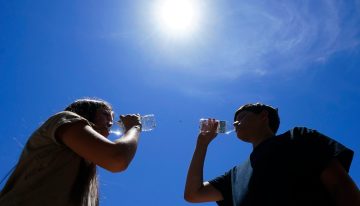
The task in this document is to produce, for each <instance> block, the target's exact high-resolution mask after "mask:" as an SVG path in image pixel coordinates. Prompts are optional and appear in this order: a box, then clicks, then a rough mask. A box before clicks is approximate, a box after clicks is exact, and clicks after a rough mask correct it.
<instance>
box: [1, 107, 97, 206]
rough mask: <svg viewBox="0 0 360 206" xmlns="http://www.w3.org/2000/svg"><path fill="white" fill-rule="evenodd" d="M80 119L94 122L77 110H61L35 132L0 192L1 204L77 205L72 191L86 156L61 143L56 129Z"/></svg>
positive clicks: (28, 205) (29, 205)
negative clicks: (72, 197) (76, 111)
mask: <svg viewBox="0 0 360 206" xmlns="http://www.w3.org/2000/svg"><path fill="white" fill-rule="evenodd" d="M78 121H84V122H86V123H87V124H89V125H90V123H89V122H88V121H87V120H86V119H84V118H82V117H80V116H79V115H77V114H75V113H73V112H68V111H63V112H59V113H57V114H55V115H54V116H52V117H50V118H49V119H48V120H47V121H46V122H45V123H44V124H42V125H41V126H40V127H39V128H38V129H37V130H36V131H35V132H34V133H33V134H32V135H31V137H30V138H29V140H28V142H27V143H26V145H25V148H24V150H23V151H22V154H21V156H20V159H19V161H18V163H17V165H16V168H15V170H14V172H13V173H12V174H11V176H10V178H9V180H8V181H7V183H6V185H5V187H4V188H3V190H2V191H1V193H0V205H1V206H12V205H14V206H15V205H16V206H21V205H27V206H32V205H37V206H38V205H61V206H64V205H76V204H75V203H74V202H72V201H71V199H70V194H71V189H72V188H73V185H74V184H76V179H77V178H76V177H77V175H78V171H79V168H80V163H81V161H82V160H83V159H82V158H81V157H80V156H79V155H77V154H76V153H74V152H73V151H72V150H71V149H70V148H68V147H67V146H66V145H64V144H63V143H61V142H59V141H58V140H57V139H56V138H55V132H56V130H57V129H58V128H59V127H60V126H62V125H65V124H70V123H75V122H78ZM89 194H91V192H89ZM88 199H89V198H88ZM89 205H95V202H90V203H89Z"/></svg>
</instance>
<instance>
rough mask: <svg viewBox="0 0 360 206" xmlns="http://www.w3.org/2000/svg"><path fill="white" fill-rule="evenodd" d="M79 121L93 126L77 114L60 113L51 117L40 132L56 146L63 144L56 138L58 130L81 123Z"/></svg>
mask: <svg viewBox="0 0 360 206" xmlns="http://www.w3.org/2000/svg"><path fill="white" fill-rule="evenodd" d="M79 121H82V122H84V123H85V124H88V125H90V126H91V124H90V123H89V121H87V120H86V119H85V118H83V117H81V116H79V115H78V114H76V113H73V112H69V111H63V112H59V113H57V114H55V115H53V116H52V117H50V118H49V119H48V120H47V121H46V122H45V123H44V124H43V125H42V127H41V128H40V132H41V134H42V136H45V137H49V138H50V139H52V141H53V142H55V143H56V144H62V143H61V142H59V141H58V140H57V139H56V137H55V133H56V131H57V129H58V128H60V127H61V126H63V125H66V124H72V123H75V122H79Z"/></svg>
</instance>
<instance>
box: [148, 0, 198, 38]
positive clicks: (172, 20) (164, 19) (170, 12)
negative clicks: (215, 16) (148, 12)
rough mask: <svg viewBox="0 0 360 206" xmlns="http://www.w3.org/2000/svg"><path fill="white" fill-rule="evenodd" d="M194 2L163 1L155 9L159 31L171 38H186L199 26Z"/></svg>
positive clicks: (184, 0)
mask: <svg viewBox="0 0 360 206" xmlns="http://www.w3.org/2000/svg"><path fill="white" fill-rule="evenodd" d="M196 7H197V5H196V1H195V0H163V1H159V2H158V4H157V8H156V9H155V11H154V12H155V15H156V19H157V24H158V27H159V28H160V30H161V31H162V32H164V33H166V34H168V35H171V36H176V37H179V36H187V35H189V34H191V33H193V32H194V31H195V30H196V29H197V26H198V24H199V16H200V15H199V12H200V11H199V10H198V9H197V8H196Z"/></svg>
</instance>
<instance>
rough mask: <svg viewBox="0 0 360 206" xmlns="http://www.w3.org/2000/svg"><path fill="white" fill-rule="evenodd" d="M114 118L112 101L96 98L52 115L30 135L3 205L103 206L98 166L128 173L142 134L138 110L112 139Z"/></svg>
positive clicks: (126, 118)
mask: <svg viewBox="0 0 360 206" xmlns="http://www.w3.org/2000/svg"><path fill="white" fill-rule="evenodd" d="M113 116H114V113H113V111H112V107H111V105H110V104H109V103H107V102H106V101H103V100H99V99H92V98H84V99H79V100H76V101H75V102H73V103H71V104H70V105H69V106H68V107H66V108H65V110H64V111H61V112H59V113H57V114H55V115H53V116H51V117H50V118H49V119H48V120H47V121H45V122H44V123H43V124H42V125H41V126H40V127H39V128H38V129H37V130H36V131H35V132H34V133H33V134H32V135H31V136H30V138H29V139H28V141H27V143H26V145H25V147H24V149H23V151H22V154H21V156H20V158H19V161H18V163H17V165H16V166H15V169H14V171H13V172H12V174H11V176H10V177H9V179H8V181H7V182H6V184H5V186H4V188H3V189H2V191H1V193H0V205H1V206H12V205H14V206H15V205H16V206H19V205H27V206H29V205H61V206H65V205H74V206H75V205H76V206H85V205H86V206H96V205H98V204H99V198H98V195H99V194H98V181H97V175H96V166H100V167H103V168H104V169H106V170H109V171H111V172H121V171H124V170H125V169H126V168H127V167H128V165H129V164H130V162H131V161H132V159H133V157H134V155H135V153H136V150H137V146H138V141H139V136H140V133H141V122H140V116H139V115H138V114H132V115H125V116H123V115H122V116H120V118H121V120H122V122H123V123H124V127H125V133H124V135H123V136H122V137H121V138H119V139H116V140H115V141H111V140H109V139H107V137H108V136H109V132H110V128H111V126H112V124H113V119H114V117H113Z"/></svg>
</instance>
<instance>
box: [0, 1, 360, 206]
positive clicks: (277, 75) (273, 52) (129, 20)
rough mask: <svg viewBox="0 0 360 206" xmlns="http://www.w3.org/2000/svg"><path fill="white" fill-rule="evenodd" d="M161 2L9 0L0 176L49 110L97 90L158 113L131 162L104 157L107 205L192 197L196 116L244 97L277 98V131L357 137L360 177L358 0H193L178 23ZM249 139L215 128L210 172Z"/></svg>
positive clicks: (134, 108) (134, 109) (120, 104)
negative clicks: (188, 192)
mask: <svg viewBox="0 0 360 206" xmlns="http://www.w3.org/2000/svg"><path fill="white" fill-rule="evenodd" d="M163 4H165V2H164V1H161V0H157V1H145V0H133V1H128V0H125V1H113V0H108V1H95V0H90V1H82V0H78V1H56V2H51V1H44V0H37V1H29V0H21V1H5V0H0V34H1V35H0V95H1V97H2V98H1V99H2V101H1V110H0V114H1V117H2V121H1V127H0V134H1V136H0V165H1V167H0V177H1V178H2V177H4V176H5V174H6V173H7V172H8V171H9V170H10V169H11V168H12V167H13V165H15V164H16V162H17V159H18V157H19V155H20V152H21V150H22V147H23V145H24V144H25V143H26V140H27V138H28V137H29V135H30V134H31V133H32V132H33V131H34V130H35V129H36V128H37V127H38V126H39V125H40V124H41V123H42V122H43V121H45V120H46V119H47V118H48V117H49V116H50V115H52V114H54V113H56V112H58V111H61V110H62V109H63V108H65V107H66V106H67V105H68V104H70V103H71V102H72V101H74V100H75V99H77V98H81V97H87V96H90V97H99V98H102V99H105V100H107V101H109V102H110V103H112V105H113V107H114V109H115V112H116V113H117V114H126V113H141V114H148V113H154V114H155V115H156V118H157V123H158V126H157V128H156V129H155V130H154V131H152V132H147V133H143V134H142V137H141V141H140V145H139V147H138V153H137V154H136V156H135V159H134V161H133V162H132V165H131V166H130V167H129V168H128V170H127V171H125V172H124V173H117V174H112V173H110V172H107V171H104V170H102V169H99V175H100V180H101V181H100V187H101V192H100V193H101V197H100V200H101V205H118V204H121V205H129V206H131V205H145V204H147V205H191V204H189V203H186V202H185V201H184V200H183V198H182V196H183V188H184V183H185V177H186V172H187V168H188V164H189V162H190V160H191V157H192V153H193V149H194V146H195V142H196V136H197V132H198V121H199V119H200V118H202V117H214V118H218V119H225V120H232V118H233V113H234V111H235V110H236V109H237V108H238V107H239V106H240V105H242V104H244V103H248V102H264V103H267V104H272V105H274V106H277V107H278V108H279V112H280V115H281V125H280V129H279V133H281V132H284V131H286V130H287V129H289V128H291V127H294V126H307V127H309V128H314V129H317V130H319V131H320V132H322V133H324V134H326V135H328V136H330V137H333V138H334V139H336V140H338V141H340V142H342V143H343V144H344V145H346V146H348V147H349V148H351V149H352V150H354V151H355V157H354V159H353V162H352V167H351V170H350V175H351V176H352V178H353V179H354V180H355V182H356V183H357V185H360V175H359V174H360V157H359V154H358V153H359V151H360V140H359V135H358V123H359V121H358V119H357V117H358V116H360V109H359V105H360V85H359V76H360V71H359V67H360V1H359V0H349V1H335V0H326V1H325V0H318V1H316V2H314V1H310V0H308V1H301V2H300V1H276V3H275V2H271V3H270V2H264V1H259V0H252V1H219V0H209V1H200V0H194V1H192V3H190V5H188V6H190V8H191V9H193V10H192V11H193V14H195V16H193V19H192V20H191V23H193V24H191V25H190V26H188V27H187V29H184V30H181V31H173V30H171V31H170V29H171V28H168V26H165V24H164V23H163V22H161V21H160V20H159V18H158V16H159V13H160V10H159V8H161V5H163ZM180 13H181V14H183V15H186V14H188V13H189V8H188V9H187V10H186V11H185V12H184V11H180ZM195 17H196V18H195ZM112 138H114V137H112ZM250 152H251V146H250V145H249V144H246V143H243V142H240V141H239V140H237V139H236V137H235V136H234V134H230V135H219V136H218V138H217V139H215V140H214V141H213V142H212V144H211V145H210V147H209V150H208V155H207V158H206V162H205V169H204V170H205V174H204V176H205V178H206V179H211V178H213V177H216V176H218V175H221V174H223V173H224V172H226V171H227V170H229V169H230V168H231V167H233V166H234V165H236V164H239V163H241V162H242V161H243V160H245V159H246V157H247V156H248V154H249V153H250ZM3 184H4V183H2V185H1V186H3ZM203 205H214V203H208V204H203Z"/></svg>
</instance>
